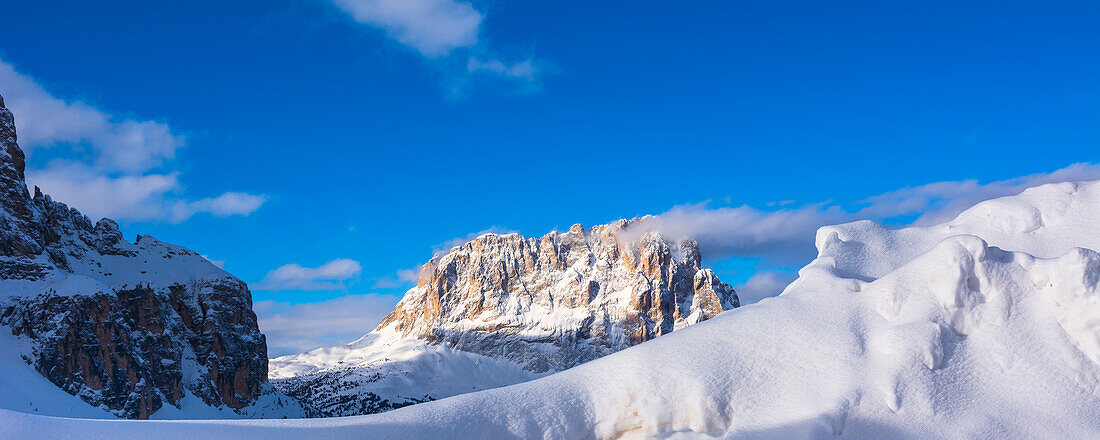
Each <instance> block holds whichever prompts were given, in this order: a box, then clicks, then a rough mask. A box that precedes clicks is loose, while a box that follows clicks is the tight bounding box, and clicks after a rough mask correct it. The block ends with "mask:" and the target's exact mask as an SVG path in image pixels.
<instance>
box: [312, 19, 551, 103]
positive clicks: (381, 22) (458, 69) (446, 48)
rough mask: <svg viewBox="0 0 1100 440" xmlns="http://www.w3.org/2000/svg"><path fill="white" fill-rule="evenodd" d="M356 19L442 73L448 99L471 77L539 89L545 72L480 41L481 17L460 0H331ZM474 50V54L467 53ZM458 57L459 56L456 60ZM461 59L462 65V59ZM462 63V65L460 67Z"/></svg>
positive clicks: (460, 93) (462, 90) (529, 60)
mask: <svg viewBox="0 0 1100 440" xmlns="http://www.w3.org/2000/svg"><path fill="white" fill-rule="evenodd" d="M332 2H333V4H335V5H336V7H338V8H339V9H340V10H342V11H344V12H345V13H347V14H348V15H350V16H351V17H352V18H353V19H354V20H355V21H356V22H358V23H361V24H364V25H367V26H371V27H375V28H379V29H382V30H383V31H385V32H386V34H387V35H388V36H389V37H390V38H392V39H394V40H396V41H398V42H400V43H401V44H404V45H406V46H409V47H411V48H413V49H415V50H416V51H417V52H419V53H420V54H421V55H422V56H424V57H425V58H427V59H430V60H435V61H437V62H435V63H433V64H435V65H436V66H438V67H440V68H441V69H442V70H443V72H444V77H445V80H444V84H445V86H446V88H447V89H448V91H449V93H450V96H451V97H462V96H464V95H465V91H466V90H465V89H466V88H467V87H468V86H469V84H471V83H472V77H473V76H475V75H477V76H490V77H494V78H500V79H505V80H508V82H509V83H511V84H513V85H518V86H519V87H520V89H521V90H524V91H533V90H539V89H541V84H540V83H539V81H538V75H539V74H541V73H543V69H539V68H538V67H537V65H536V63H535V61H534V60H533V59H532V58H530V57H528V58H527V59H522V58H521V61H516V62H506V61H503V60H502V59H500V58H501V57H499V56H496V55H491V54H494V53H495V51H492V50H490V49H488V48H487V47H486V45H485V44H484V43H483V42H481V41H479V34H480V32H481V23H482V21H483V20H484V18H485V16H484V14H482V13H481V12H479V11H478V10H477V9H475V8H474V6H473V4H472V3H470V2H468V1H459V0H332ZM471 54H477V55H471ZM456 59H457V60H456ZM462 60H465V63H463V62H462ZM463 64H464V65H463Z"/></svg>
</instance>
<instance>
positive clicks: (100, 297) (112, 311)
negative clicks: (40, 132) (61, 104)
mask: <svg viewBox="0 0 1100 440" xmlns="http://www.w3.org/2000/svg"><path fill="white" fill-rule="evenodd" d="M16 141H17V138H16V132H15V121H14V118H13V116H12V113H11V112H10V111H8V109H7V108H4V106H3V98H0V211H2V212H0V324H3V325H6V326H8V328H9V330H10V331H11V333H12V334H13V335H16V336H20V337H23V338H25V339H26V340H28V341H30V342H31V346H32V347H33V348H32V350H33V352H31V353H24V358H25V359H26V360H27V361H28V362H30V363H32V364H33V365H34V367H35V368H36V369H37V370H38V371H39V372H40V373H42V375H43V376H45V377H46V378H48V379H49V380H50V381H51V382H53V383H54V384H57V385H58V386H59V387H61V388H62V389H64V390H66V391H67V392H69V393H70V394H73V395H76V396H79V397H80V398H81V399H83V400H85V401H87V402H88V403H90V404H92V405H95V406H101V407H104V408H106V409H108V410H110V411H112V412H113V413H115V414H117V415H119V416H122V417H130V418H142V419H144V418H148V417H149V416H150V415H151V414H152V413H153V412H155V411H157V410H158V409H160V408H161V407H162V406H163V405H164V404H166V403H167V404H171V405H176V406H178V405H179V404H180V399H181V398H182V397H183V396H184V393H185V392H186V393H190V394H193V395H195V396H197V397H199V398H200V399H202V400H203V401H204V402H206V403H207V404H209V405H213V406H227V407H229V408H235V409H239V408H242V407H245V406H247V405H249V404H251V403H253V402H254V401H255V400H256V398H257V397H258V396H259V394H260V393H261V389H262V386H263V385H266V384H265V382H266V380H267V343H266V340H265V339H264V335H263V334H261V333H260V331H259V329H258V327H257V325H256V315H255V314H254V313H253V312H252V297H251V293H250V292H249V291H248V287H247V286H246V285H245V283H244V282H242V281H241V280H239V279H237V278H235V277H233V276H232V275H229V274H228V273H225V272H224V271H222V270H221V269H218V268H217V267H215V266H214V265H213V264H211V263H210V262H209V261H207V260H206V259H205V258H203V257H202V256H200V255H198V254H196V253H195V252H192V251H190V250H187V249H185V248H182V247H178V246H173V245H170V244H166V243H162V242H159V241H157V240H156V239H154V238H152V237H149V236H144V237H143V236H139V237H138V240H137V241H136V242H135V243H129V242H127V241H126V240H124V239H123V237H122V233H121V232H120V231H119V229H118V225H117V224H116V223H115V222H114V221H113V220H110V219H103V220H100V221H99V222H97V223H95V224H94V225H93V223H92V221H91V220H90V219H89V218H88V217H86V216H84V215H83V214H81V213H80V212H79V211H77V210H76V209H73V208H69V207H68V206H66V205H65V204H63V203H60V202H55V201H53V200H52V199H51V198H50V197H49V196H47V195H43V194H42V192H41V191H40V190H39V189H38V188H35V192H34V195H33V196H32V195H31V194H30V192H29V191H28V190H27V184H26V182H25V180H24V167H25V162H24V155H23V152H22V151H21V150H20V149H19V147H18V145H17V143H16Z"/></svg>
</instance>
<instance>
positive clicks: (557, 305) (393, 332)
mask: <svg viewBox="0 0 1100 440" xmlns="http://www.w3.org/2000/svg"><path fill="white" fill-rule="evenodd" d="M635 221H636V220H619V221H616V222H613V223H610V224H606V225H598V226H594V227H592V228H591V229H585V228H584V227H583V226H581V225H579V224H576V225H573V226H572V227H570V228H569V230H568V231H566V232H558V231H554V232H550V233H548V234H546V235H543V236H542V237H537V238H536V237H531V238H529V237H524V236H522V235H520V234H505V235H501V234H484V235H481V236H479V237H477V238H476V239H474V240H471V241H469V242H467V243H465V244H462V245H460V246H455V247H454V248H452V249H451V250H450V252H447V253H445V254H441V255H436V256H435V257H433V258H432V259H431V260H430V261H428V263H426V264H424V265H423V266H422V268H421V271H420V275H419V278H418V282H417V285H416V287H414V288H412V289H410V290H409V291H408V292H406V294H405V296H404V297H403V298H402V300H401V301H400V302H399V303H398V304H397V306H396V307H395V309H394V311H393V312H392V313H390V314H389V315H388V316H386V317H385V318H384V319H383V320H382V321H381V323H379V325H378V328H377V329H376V330H375V331H373V332H371V333H370V334H368V335H367V336H365V337H364V338H363V339H361V340H359V341H356V342H354V343H352V344H349V345H346V346H340V347H332V348H329V349H320V350H316V351H313V352H309V353H303V354H299V355H293V356H284V357H281V358H277V359H273V360H272V362H271V375H272V377H273V378H277V379H279V380H277V381H276V382H275V383H276V386H277V387H279V388H281V389H282V390H284V391H285V392H287V393H288V394H291V395H293V396H295V397H299V398H301V399H303V401H305V402H306V403H307V404H308V405H309V406H312V407H313V408H314V409H315V410H316V411H317V412H318V414H323V415H352V414H361V413H364V412H377V411H380V410H386V409H390V408H393V407H396V406H401V405H404V404H409V403H415V402H419V401H423V400H431V399H437V398H440V397H446V396H448V395H453V394H457V393H460V392H468V391H471V390H476V389H485V388H492V387H497V386H502V385H508V384H511V383H515V382H519V381H522V380H527V379H531V378H533V377H537V376H540V375H543V374H545V373H548V372H553V371H560V370H564V369H567V368H570V367H573V366H575V365H578V364H581V363H584V362H587V361H590V360H592V359H596V358H599V357H601V356H605V355H608V354H611V353H614V352H616V351H619V350H622V349H624V348H627V347H630V346H632V345H636V344H639V343H641V342H644V341H647V340H650V339H653V338H655V337H657V336H660V335H663V334H667V333H669V332H672V331H674V330H677V329H680V328H683V327H686V326H689V325H692V324H695V323H697V322H700V321H703V320H706V319H708V318H711V317H714V316H715V315H717V314H718V313H720V312H722V311H723V310H729V309H732V308H735V307H737V306H738V299H737V294H736V293H735V292H734V291H733V289H732V288H731V287H730V286H729V285H728V284H725V283H722V282H721V281H719V280H718V277H717V276H716V275H715V274H714V272H713V271H711V270H710V269H701V268H700V263H701V261H702V256H701V254H700V253H699V248H698V246H697V245H696V244H695V242H693V241H684V242H681V243H672V242H669V241H667V240H665V239H664V238H662V237H661V236H660V235H659V234H657V233H647V234H645V235H643V236H641V237H640V238H638V239H636V240H633V241H630V240H623V239H622V238H621V237H620V234H619V233H620V232H621V231H623V230H625V229H626V228H629V226H630V225H631V224H632V223H634V222H635ZM410 353H416V354H415V355H411V354H410ZM434 360H438V361H439V362H440V364H438V365H437V364H436V362H435V361H434ZM471 364H473V365H481V366H480V367H477V368H464V367H463V366H468V365H471ZM470 370H476V372H474V373H472V372H471V371H470ZM458 371H464V373H459V372H458ZM409 377H416V378H420V380H418V381H416V382H415V383H413V384H410V383H409V381H408V380H407V379H404V378H409ZM395 382H401V383H403V384H404V386H396V385H395Z"/></svg>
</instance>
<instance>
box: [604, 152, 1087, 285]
mask: <svg viewBox="0 0 1100 440" xmlns="http://www.w3.org/2000/svg"><path fill="white" fill-rule="evenodd" d="M1095 179H1100V165H1095V164H1074V165H1071V166H1069V167H1066V168H1063V169H1060V170H1057V171H1054V172H1051V173H1042V174H1033V175H1029V176H1023V177H1017V178H1013V179H1008V180H1002V181H996V182H990V183H979V182H978V181H974V180H967V181H958V182H936V183H931V184H927V185H922V186H918V187H913V188H903V189H899V190H896V191H891V192H888V193H885V194H881V195H877V196H874V197H869V198H867V199H864V200H862V201H860V202H858V203H857V204H856V206H854V207H850V208H849V207H845V206H842V205H839V204H836V203H819V204H813V205H804V206H800V207H790V206H792V205H790V204H787V203H785V204H784V205H781V206H785V207H782V208H780V209H776V210H761V209H756V208H753V207H749V206H739V207H721V208H708V207H707V206H706V203H702V204H695V205H683V206H676V207H673V208H672V209H671V210H669V211H668V212H665V213H663V214H660V215H656V216H650V217H647V218H646V219H645V220H643V221H642V222H640V223H638V224H636V225H635V226H632V227H631V228H629V229H628V230H627V231H625V233H624V234H623V235H622V237H623V238H624V239H627V240H630V239H635V238H637V237H638V236H640V235H641V234H643V233H645V232H648V231H654V230H656V231H659V232H660V233H661V234H662V235H664V236H665V237H666V238H668V239H670V240H683V239H689V238H690V239H694V240H696V241H698V242H699V246H700V248H701V250H702V251H703V255H704V257H706V258H709V259H722V258H727V257H731V256H742V257H755V258H761V259H763V260H764V263H765V266H767V265H788V264H795V263H804V262H806V261H808V260H809V259H811V258H813V256H814V255H815V249H814V246H813V240H814V234H815V233H816V231H817V228H819V227H821V226H824V225H828V224H836V223H843V222H848V221H853V220H859V219H871V220H883V219H890V218H893V217H898V216H906V215H914V214H920V217H919V218H917V219H916V221H915V223H917V224H927V223H934V222H940V221H944V220H949V219H951V218H954V217H955V216H956V215H958V214H959V213H960V212H962V211H963V210H965V209H966V208H968V207H970V206H973V205H974V204H975V203H978V202H981V201H984V200H989V199H992V198H996V197H1002V196H1008V195H1014V194H1019V193H1020V192H1022V191H1023V190H1024V189H1027V188H1029V187H1032V186H1036V185H1041V184H1045V183H1053V182H1065V181H1083V180H1095Z"/></svg>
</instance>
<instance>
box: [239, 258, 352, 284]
mask: <svg viewBox="0 0 1100 440" xmlns="http://www.w3.org/2000/svg"><path fill="white" fill-rule="evenodd" d="M362 270H363V267H362V266H361V265H360V264H359V262H358V261H355V260H352V259H348V258H338V259H335V260H332V261H329V262H328V263H325V264H323V265H321V266H319V267H303V266H302V265H300V264H298V263H291V264H285V265H283V266H280V267H279V268H277V269H275V270H272V271H271V272H268V273H267V275H266V276H264V279H263V280H262V281H260V282H259V283H258V284H256V285H255V286H254V289H256V290H343V289H345V288H347V284H346V282H347V281H349V280H351V279H353V278H355V277H356V276H358V275H359V272H361V271H362Z"/></svg>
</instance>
